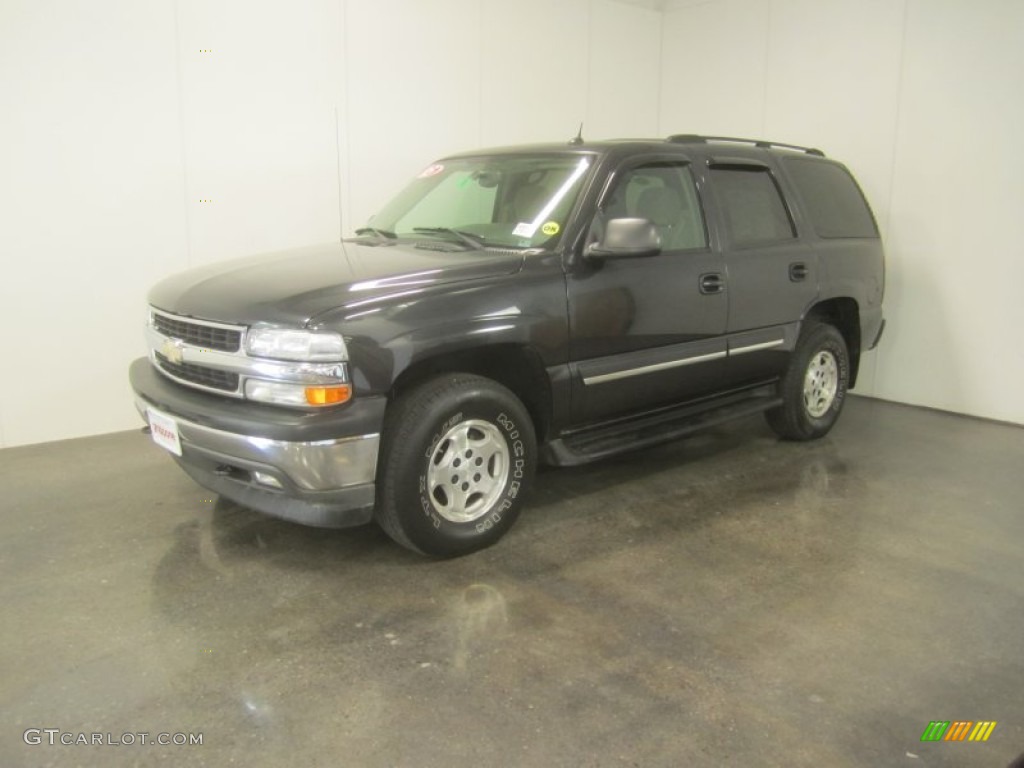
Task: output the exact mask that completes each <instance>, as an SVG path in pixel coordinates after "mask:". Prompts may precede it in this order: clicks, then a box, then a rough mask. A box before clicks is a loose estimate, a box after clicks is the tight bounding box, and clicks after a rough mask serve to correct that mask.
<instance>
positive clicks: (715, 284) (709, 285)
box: [698, 272, 725, 296]
mask: <svg viewBox="0 0 1024 768" xmlns="http://www.w3.org/2000/svg"><path fill="white" fill-rule="evenodd" d="M698 285H699V287H700V292H701V293H703V294H704V295H705V296H707V295H709V294H712V293H721V292H722V291H724V290H725V281H724V280H723V279H722V274H721V273H720V272H708V273H707V274H704V275H701V276H700V280H699V281H698Z"/></svg>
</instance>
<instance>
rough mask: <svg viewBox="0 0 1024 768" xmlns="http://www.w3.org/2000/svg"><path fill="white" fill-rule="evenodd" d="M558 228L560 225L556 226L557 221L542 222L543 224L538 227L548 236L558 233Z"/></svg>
mask: <svg viewBox="0 0 1024 768" xmlns="http://www.w3.org/2000/svg"><path fill="white" fill-rule="evenodd" d="M560 229H561V227H560V226H558V222H557V221H548V222H545V223H544V226H543V227H541V228H540V231H541V232H543V233H544V234H545V235H547V236H548V237H553V236H554V235H557V234H558V231H559V230H560Z"/></svg>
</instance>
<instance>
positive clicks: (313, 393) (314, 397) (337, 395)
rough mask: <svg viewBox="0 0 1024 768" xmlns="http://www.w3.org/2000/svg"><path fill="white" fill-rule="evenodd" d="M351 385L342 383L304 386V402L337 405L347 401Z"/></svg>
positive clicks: (350, 395)
mask: <svg viewBox="0 0 1024 768" xmlns="http://www.w3.org/2000/svg"><path fill="white" fill-rule="evenodd" d="M351 397H352V387H351V386H349V385H348V384H342V385H340V386H337V387H306V402H307V403H309V404H310V405H337V404H338V403H345V402H348V400H349V398H351Z"/></svg>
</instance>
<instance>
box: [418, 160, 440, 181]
mask: <svg viewBox="0 0 1024 768" xmlns="http://www.w3.org/2000/svg"><path fill="white" fill-rule="evenodd" d="M443 170H444V166H443V165H442V164H441V163H434V164H433V165H428V166H427V167H426V168H424V169H423V172H422V173H421V174H420V175H419V176H417V177H416V178H417V179H429V178H430V177H431V176H437V174H439V173H441V171H443Z"/></svg>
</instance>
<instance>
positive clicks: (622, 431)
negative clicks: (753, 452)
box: [543, 387, 782, 467]
mask: <svg viewBox="0 0 1024 768" xmlns="http://www.w3.org/2000/svg"><path fill="white" fill-rule="evenodd" d="M779 405H782V398H781V397H779V396H778V395H777V394H776V392H775V387H762V388H759V389H757V390H755V391H754V392H746V393H744V394H743V395H742V396H739V397H737V396H736V395H733V396H730V397H727V398H722V399H716V400H715V401H712V402H703V403H699V404H694V405H689V406H681V407H677V408H674V409H672V410H668V411H659V412H657V413H653V414H647V415H645V416H639V417H637V418H635V419H630V420H628V421H617V422H615V423H614V424H604V425H601V426H599V427H592V428H589V429H585V430H581V431H579V432H576V433H574V434H571V435H567V436H565V437H561V438H559V439H557V440H552V441H551V442H550V443H548V444H547V445H545V446H544V448H543V458H544V459H545V461H547V462H548V463H550V464H555V465H557V466H561V467H568V466H575V465H577V464H586V463H588V462H591V461H597V460H598V459H603V458H606V457H608V456H614V455H616V454H619V453H624V452H626V451H632V450H635V449H637V448H645V447H647V446H650V445H657V444H658V443H664V442H668V441H670V440H675V439H676V438H678V437H683V436H684V435H689V434H692V433H694V432H699V431H701V430H704V429H707V428H708V427H713V426H715V425H717V424H722V423H724V422H727V421H732V420H734V419H740V418H743V417H745V416H752V415H753V414H755V413H760V412H762V411H766V410H768V409H769V408H775V407H776V406H779Z"/></svg>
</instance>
